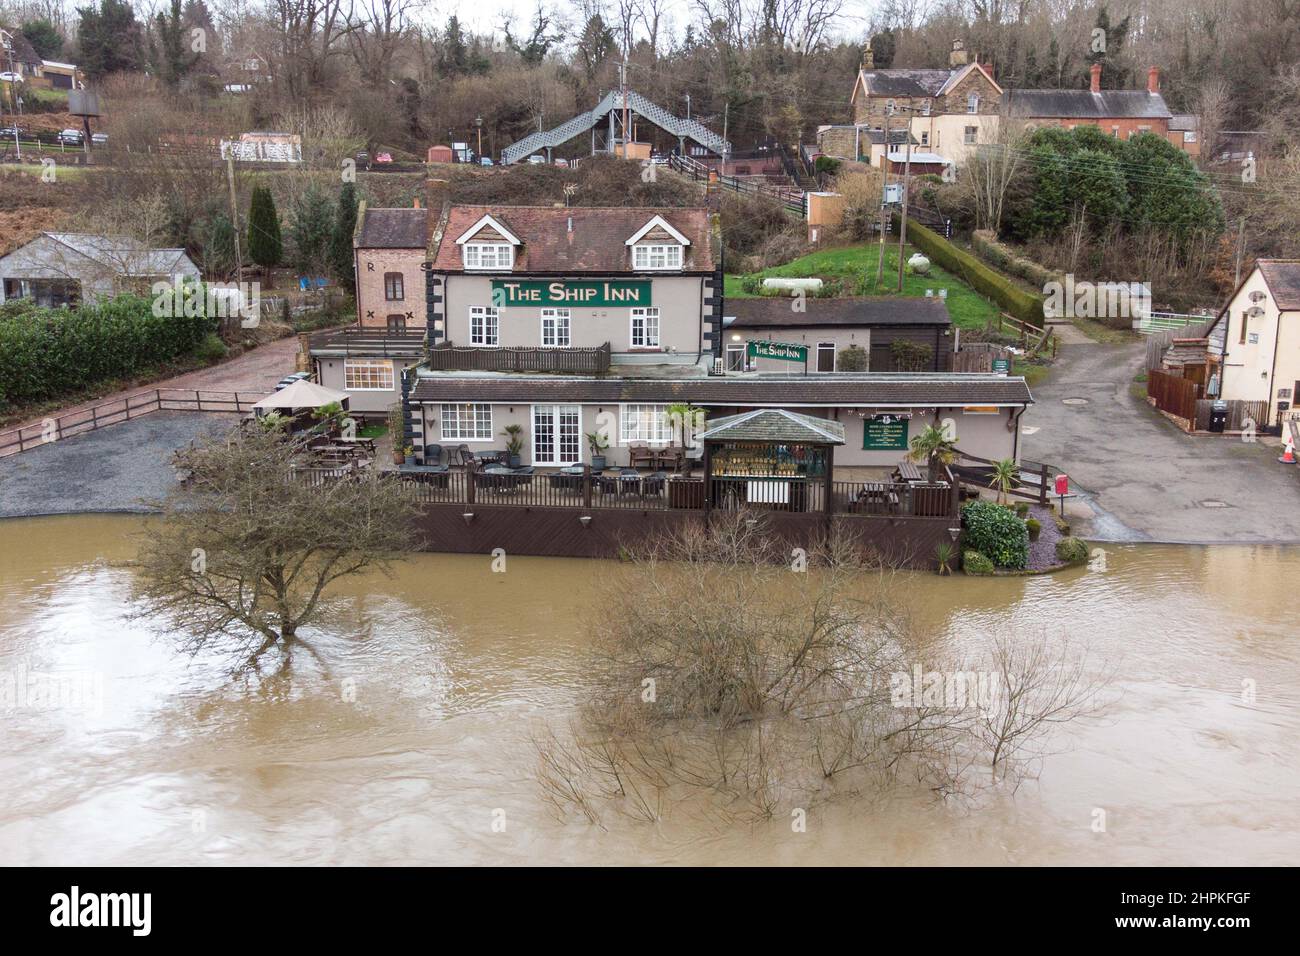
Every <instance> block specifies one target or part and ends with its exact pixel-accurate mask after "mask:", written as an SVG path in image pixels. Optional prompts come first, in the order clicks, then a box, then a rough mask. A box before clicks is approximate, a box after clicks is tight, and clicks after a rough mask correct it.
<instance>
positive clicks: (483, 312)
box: [469, 305, 501, 348]
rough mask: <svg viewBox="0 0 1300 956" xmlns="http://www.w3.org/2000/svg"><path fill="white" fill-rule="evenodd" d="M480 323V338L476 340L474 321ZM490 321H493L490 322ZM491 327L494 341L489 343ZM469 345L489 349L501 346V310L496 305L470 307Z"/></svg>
mask: <svg viewBox="0 0 1300 956" xmlns="http://www.w3.org/2000/svg"><path fill="white" fill-rule="evenodd" d="M475 319H478V321H479V332H478V338H477V339H476V338H475V333H474V320H475ZM489 320H491V321H490V322H489ZM489 325H490V326H491V328H490V331H491V333H492V335H491V339H492V341H490V342H489V341H488V332H489ZM469 344H470V345H482V346H487V347H489V348H491V347H496V346H499V345H500V344H501V310H500V309H498V308H497V307H496V306H494V305H471V306H470V307H469Z"/></svg>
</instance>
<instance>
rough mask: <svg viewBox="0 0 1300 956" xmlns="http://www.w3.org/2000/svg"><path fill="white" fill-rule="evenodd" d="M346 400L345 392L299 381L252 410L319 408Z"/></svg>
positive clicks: (259, 403) (269, 397)
mask: <svg viewBox="0 0 1300 956" xmlns="http://www.w3.org/2000/svg"><path fill="white" fill-rule="evenodd" d="M347 398H348V395H347V393H346V392H336V391H334V390H333V389H332V388H325V387H324V386H322V385H317V384H316V383H315V382H309V381H307V380H306V379H300V380H299V381H297V382H294V383H293V384H292V385H290V386H288V387H287V388H282V389H280V391H278V392H273V393H272V394H270V395H268V396H266V398H264V399H262V400H261V401H260V402H258V403H257V404H256V405H254V406H253V407H254V408H320V407H321V406H322V405H328V404H330V402H339V403H340V404H342V403H343V402H345V401H346V400H347Z"/></svg>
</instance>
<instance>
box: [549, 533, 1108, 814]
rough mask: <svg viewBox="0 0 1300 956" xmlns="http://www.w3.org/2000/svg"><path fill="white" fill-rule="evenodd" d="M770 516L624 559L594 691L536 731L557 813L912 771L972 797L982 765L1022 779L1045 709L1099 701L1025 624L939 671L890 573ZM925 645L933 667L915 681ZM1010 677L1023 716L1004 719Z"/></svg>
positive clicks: (800, 796) (857, 786) (738, 805)
mask: <svg viewBox="0 0 1300 956" xmlns="http://www.w3.org/2000/svg"><path fill="white" fill-rule="evenodd" d="M766 524H767V523H766V521H765V520H764V519H763V518H762V517H761V516H758V515H755V514H746V513H732V514H718V515H715V516H714V520H713V521H712V522H711V523H710V524H709V525H707V526H705V525H704V524H699V525H693V526H691V527H688V528H685V529H682V530H679V531H676V532H673V533H671V534H670V535H668V536H666V537H664V538H660V539H657V540H656V541H654V542H653V543H652V544H650V545H647V546H644V547H642V548H640V549H639V550H637V551H636V553H634V554H632V555H630V556H629V560H628V561H627V562H626V564H625V567H624V570H623V573H624V575H625V577H616V579H615V580H614V581H612V582H611V587H612V593H611V594H610V595H609V598H608V600H607V601H604V602H602V607H601V614H600V623H599V626H598V627H597V628H595V629H594V630H595V633H596V634H597V635H598V637H597V640H598V665H597V666H596V667H595V668H594V671H593V677H592V692H591V697H590V700H589V703H588V704H587V705H586V706H585V707H584V708H583V709H582V710H581V712H580V714H579V716H578V717H577V718H576V719H575V720H574V721H573V723H572V724H571V725H570V726H569V727H568V728H566V729H565V730H563V731H557V730H555V729H553V728H551V729H547V730H546V731H545V732H543V733H541V734H540V735H538V737H537V738H536V740H535V744H536V747H537V750H538V758H539V764H538V777H539V781H540V783H541V786H542V791H543V793H544V795H545V796H546V798H547V799H548V800H549V801H550V803H551V804H552V806H553V807H554V808H555V809H556V810H557V811H559V812H560V813H562V814H567V813H569V812H573V811H576V812H578V813H580V814H581V815H582V816H584V817H585V818H586V819H587V820H589V821H591V822H593V823H596V824H601V822H602V820H603V817H604V813H605V812H606V811H607V810H611V809H612V810H615V811H617V812H622V813H626V814H629V815H631V816H633V817H636V818H640V819H645V820H656V819H659V818H660V817H662V816H663V815H664V814H665V812H666V808H668V807H670V806H677V805H681V804H683V803H687V804H690V805H691V806H693V807H696V808H698V809H700V810H701V811H702V812H706V813H710V814H721V815H722V816H723V817H724V818H726V819H735V818H737V817H740V818H750V819H753V818H765V817H769V816H771V815H773V814H774V813H776V812H777V811H778V809H780V808H781V807H786V808H792V807H804V808H806V807H808V806H809V805H811V804H813V803H815V802H817V801H819V800H821V799H825V798H828V797H830V796H832V795H834V794H836V793H843V792H862V791H864V790H867V789H879V788H882V787H888V786H890V785H892V784H894V783H896V782H900V781H902V780H906V781H909V782H911V783H914V784H919V785H920V786H922V787H924V788H927V789H929V790H932V791H933V792H935V793H936V794H939V795H941V796H950V795H951V796H965V795H969V794H971V793H972V792H973V791H974V790H975V789H976V788H977V787H978V786H980V784H979V783H977V782H976V779H975V777H974V775H972V773H971V771H972V769H974V768H978V767H985V768H989V767H991V768H992V770H993V777H992V782H993V783H999V782H1001V781H1004V780H1012V781H1014V780H1015V779H1017V777H1016V770H1015V768H1017V767H1018V766H1019V764H1018V761H1019V759H1020V758H1021V757H1024V756H1026V755H1029V754H1030V752H1031V751H1032V750H1033V747H1034V743H1035V742H1036V741H1041V739H1042V736H1043V734H1044V733H1045V731H1046V730H1047V729H1048V728H1049V727H1050V725H1052V724H1055V723H1059V722H1061V721H1064V720H1067V719H1070V718H1072V717H1076V716H1080V715H1083V714H1086V713H1090V712H1091V711H1092V710H1093V708H1094V706H1095V704H1096V700H1097V697H1096V692H1097V690H1098V686H1097V685H1095V684H1093V683H1090V682H1088V681H1084V680H1082V678H1081V676H1080V675H1081V673H1082V672H1081V671H1077V670H1071V671H1068V672H1067V673H1066V676H1065V678H1064V679H1062V678H1061V677H1060V675H1058V674H1057V673H1056V672H1055V671H1053V669H1052V667H1051V666H1050V665H1052V664H1055V663H1057V662H1058V658H1057V655H1056V654H1055V653H1054V652H1053V651H1051V650H1049V649H1048V648H1047V647H1046V646H1045V645H1041V644H1036V643H1035V642H1033V641H1026V642H1025V643H1026V644H1027V645H1035V646H1041V650H1039V651H1038V652H1036V653H1034V654H1031V655H1028V656H1024V655H1021V654H1020V653H1018V652H1016V653H1003V654H1002V655H1000V656H995V663H996V666H991V667H989V668H988V669H987V670H984V671H978V670H976V669H974V668H972V667H971V666H968V665H965V664H963V665H959V666H951V667H949V668H948V669H947V670H945V669H944V668H943V667H942V665H939V667H938V668H937V671H936V667H935V664H936V663H938V658H937V656H936V653H937V652H935V651H934V649H933V648H931V647H929V646H928V645H927V642H926V641H925V640H924V639H922V638H921V637H920V636H919V635H918V634H917V632H916V630H915V629H914V628H913V626H912V623H911V621H910V619H909V617H908V615H907V614H906V613H905V611H904V610H903V609H902V608H901V607H900V605H899V604H898V602H897V601H896V600H894V599H893V597H894V596H895V595H897V594H898V593H900V592H901V591H902V590H903V589H902V588H899V587H892V586H891V580H890V579H891V578H892V577H893V576H894V575H895V574H896V573H897V572H895V571H894V570H893V569H891V568H889V567H887V566H886V565H884V564H883V563H880V562H876V561H870V560H866V559H864V558H863V557H862V556H861V554H862V552H861V548H860V547H859V545H858V542H856V541H854V540H852V539H851V538H850V537H848V536H846V535H843V534H840V535H831V536H828V537H827V538H826V539H825V540H824V541H822V542H821V543H820V544H819V545H818V546H817V547H815V548H813V549H811V550H810V551H809V552H808V553H807V554H805V553H803V552H801V551H797V550H796V551H795V552H793V554H786V553H783V552H782V551H781V550H780V549H779V548H778V546H777V545H776V544H775V543H774V542H775V540H776V539H775V537H774V536H773V535H772V534H771V529H770V528H769V527H767V526H766ZM922 656H925V657H927V658H928V659H929V660H931V664H930V666H929V667H928V668H927V670H928V671H929V672H930V673H929V674H927V675H926V676H927V680H926V681H925V682H922V681H921V680H919V679H918V680H916V681H915V685H913V672H914V670H915V669H916V667H917V662H919V661H920V660H921V658H922ZM1080 666H1081V665H1080ZM934 674H937V681H936V686H935V687H932V686H931V685H930V682H929V677H930V676H931V675H934ZM949 677H951V678H955V680H956V681H958V682H960V685H961V686H959V687H958V688H957V692H954V689H953V687H952V686H951V685H952V683H953V681H952V680H946V678H949ZM923 683H924V686H923ZM903 685H906V686H903ZM1004 687H1005V688H1006V689H1007V695H1009V697H1010V700H1011V701H1012V704H1013V707H1012V716H1011V717H1010V718H1009V719H1007V720H1002V721H999V720H998V715H999V714H1000V713H1001V710H1000V701H1001V700H1002V699H1003V694H1004V691H1003V689H1004Z"/></svg>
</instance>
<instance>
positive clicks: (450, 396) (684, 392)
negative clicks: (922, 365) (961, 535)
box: [412, 373, 1033, 407]
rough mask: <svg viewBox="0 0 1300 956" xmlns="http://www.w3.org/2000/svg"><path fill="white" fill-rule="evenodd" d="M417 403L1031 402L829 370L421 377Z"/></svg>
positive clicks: (1025, 392) (929, 379) (984, 386)
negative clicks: (662, 376) (658, 376)
mask: <svg viewBox="0 0 1300 956" xmlns="http://www.w3.org/2000/svg"><path fill="white" fill-rule="evenodd" d="M412 399H413V400H414V401H417V402H518V403H528V402H575V403H593V402H594V403H601V402H605V403H609V404H614V403H617V402H665V403H673V402H687V401H689V402H694V403H695V404H697V405H713V406H717V405H771V406H778V407H781V406H784V407H798V406H805V407H806V406H839V405H913V406H917V405H919V406H925V405H940V406H948V407H951V406H957V405H1021V404H1030V403H1032V402H1033V397H1032V396H1031V395H1030V394H1029V387H1028V386H1027V385H1026V384H1025V380H1024V379H1023V378H1012V377H1010V376H1005V375H979V374H956V373H948V374H943V373H939V374H934V375H916V374H907V373H892V374H891V373H878V374H874V375H848V374H844V373H823V374H811V375H800V376H795V377H784V376H783V377H773V378H767V377H755V378H739V377H734V378H733V377H729V376H720V377H709V378H695V379H677V380H671V379H667V380H654V379H632V378H607V379H600V378H571V377H564V378H560V377H557V376H535V375H501V376H498V377H487V376H481V377H472V376H453V375H448V376H440V375H439V376H421V377H420V379H419V381H418V382H417V383H416V386H415V388H414V390H413V391H412Z"/></svg>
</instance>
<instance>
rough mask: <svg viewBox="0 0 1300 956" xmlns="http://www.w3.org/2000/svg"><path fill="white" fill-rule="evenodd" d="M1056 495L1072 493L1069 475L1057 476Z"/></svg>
mask: <svg viewBox="0 0 1300 956" xmlns="http://www.w3.org/2000/svg"><path fill="white" fill-rule="evenodd" d="M1056 493H1057V494H1058V495H1068V494H1069V493H1070V476H1069V475H1057V476H1056Z"/></svg>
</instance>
